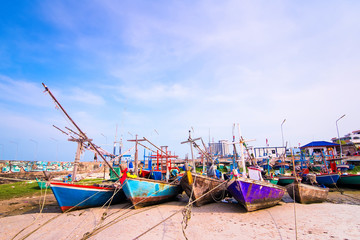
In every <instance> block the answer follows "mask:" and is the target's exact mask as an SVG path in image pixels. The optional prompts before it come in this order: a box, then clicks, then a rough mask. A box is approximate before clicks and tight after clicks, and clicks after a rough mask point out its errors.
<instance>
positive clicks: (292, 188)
mask: <svg viewBox="0 0 360 240" xmlns="http://www.w3.org/2000/svg"><path fill="white" fill-rule="evenodd" d="M292 189H293V196H294V197H293V200H294V218H295V239H296V240H297V239H298V237H297V222H296V204H295V185H294V183H293V188H292Z"/></svg>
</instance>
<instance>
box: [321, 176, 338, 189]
mask: <svg viewBox="0 0 360 240" xmlns="http://www.w3.org/2000/svg"><path fill="white" fill-rule="evenodd" d="M339 178H340V175H339V174H337V173H318V174H316V181H317V182H318V183H319V184H320V185H325V186H327V187H334V186H335V185H336V183H337V181H338V180H339Z"/></svg>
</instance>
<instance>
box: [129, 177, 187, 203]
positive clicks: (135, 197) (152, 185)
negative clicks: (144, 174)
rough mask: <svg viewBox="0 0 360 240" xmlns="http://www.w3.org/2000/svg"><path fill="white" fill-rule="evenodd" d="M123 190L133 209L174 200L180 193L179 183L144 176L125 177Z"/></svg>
mask: <svg viewBox="0 0 360 240" xmlns="http://www.w3.org/2000/svg"><path fill="white" fill-rule="evenodd" d="M123 190H124V193H125V195H126V197H127V198H128V199H129V200H130V201H131V203H132V204H133V206H134V208H135V209H137V208H141V207H144V206H148V205H153V204H159V203H162V202H167V201H171V200H174V199H175V198H176V196H177V195H178V194H179V193H181V187H180V185H179V183H168V182H166V181H159V180H153V179H146V178H126V180H125V181H124V182H123Z"/></svg>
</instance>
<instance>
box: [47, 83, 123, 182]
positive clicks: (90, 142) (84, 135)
mask: <svg viewBox="0 0 360 240" xmlns="http://www.w3.org/2000/svg"><path fill="white" fill-rule="evenodd" d="M42 85H43V86H44V88H45V91H46V92H48V93H49V95H50V97H51V98H52V99H53V100H54V101H55V103H56V105H57V106H58V107H59V108H60V109H61V110H62V111H63V113H64V114H65V115H66V116H67V118H68V119H69V120H70V121H71V123H72V124H73V125H74V126H75V127H76V129H77V130H78V131H79V132H80V134H81V136H82V137H83V138H84V139H85V140H86V141H88V143H89V144H90V145H91V146H92V147H93V148H94V150H95V151H96V152H97V154H99V156H100V157H101V158H102V159H103V160H104V162H105V163H106V164H107V165H108V167H109V168H110V169H111V170H112V171H113V172H114V173H115V175H116V176H117V177H118V178H120V176H119V174H117V172H116V171H115V170H114V168H113V167H112V166H111V165H110V164H109V163H108V161H106V159H105V157H104V156H103V155H102V154H101V152H100V151H99V149H97V148H96V146H95V145H94V144H93V143H92V141H91V140H89V139H88V137H87V136H86V134H85V133H84V132H83V131H81V129H80V128H79V127H78V125H77V124H76V123H75V122H74V121H73V120H72V118H71V117H70V116H69V115H68V114H67V112H66V111H65V109H64V108H63V107H62V106H61V104H60V103H59V102H58V100H56V98H55V97H54V95H53V94H52V93H51V91H50V89H49V88H48V87H47V86H46V85H45V84H44V83H42Z"/></svg>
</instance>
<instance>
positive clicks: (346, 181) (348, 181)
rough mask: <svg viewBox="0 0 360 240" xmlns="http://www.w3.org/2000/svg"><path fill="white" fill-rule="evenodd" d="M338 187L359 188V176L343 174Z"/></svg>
mask: <svg viewBox="0 0 360 240" xmlns="http://www.w3.org/2000/svg"><path fill="white" fill-rule="evenodd" d="M338 185H339V186H346V187H354V188H360V175H357V174H346V175H345V174H344V175H341V176H340V179H339V180H338Z"/></svg>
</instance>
